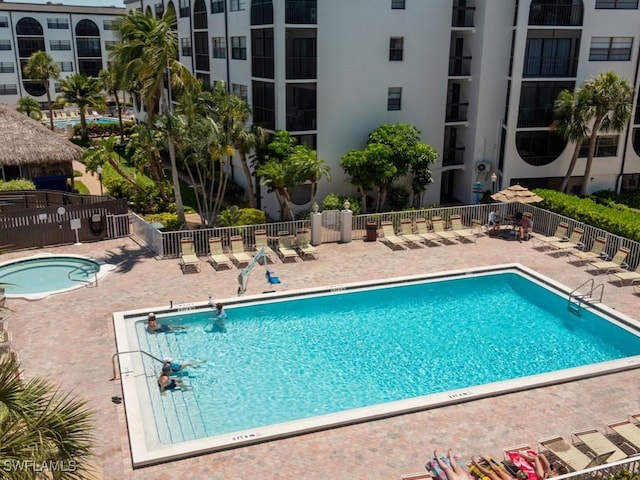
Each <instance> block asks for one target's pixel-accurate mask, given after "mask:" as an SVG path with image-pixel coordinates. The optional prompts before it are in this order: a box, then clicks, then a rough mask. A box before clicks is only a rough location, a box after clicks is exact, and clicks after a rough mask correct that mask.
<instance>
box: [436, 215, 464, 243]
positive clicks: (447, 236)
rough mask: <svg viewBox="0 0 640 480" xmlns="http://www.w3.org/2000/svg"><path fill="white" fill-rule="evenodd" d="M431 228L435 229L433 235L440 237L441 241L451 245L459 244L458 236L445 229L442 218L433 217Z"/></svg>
mask: <svg viewBox="0 0 640 480" xmlns="http://www.w3.org/2000/svg"><path fill="white" fill-rule="evenodd" d="M431 226H432V227H433V233H435V234H436V235H437V236H438V237H440V239H442V240H444V241H445V242H449V243H458V242H457V239H458V236H457V235H456V234H455V233H453V232H451V231H448V230H445V229H444V220H442V217H433V218H432V219H431Z"/></svg>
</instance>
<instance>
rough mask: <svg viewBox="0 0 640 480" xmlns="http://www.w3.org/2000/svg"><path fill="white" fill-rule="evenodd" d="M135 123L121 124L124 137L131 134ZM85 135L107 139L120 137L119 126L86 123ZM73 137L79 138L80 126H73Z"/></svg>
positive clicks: (128, 121) (115, 124) (115, 123)
mask: <svg viewBox="0 0 640 480" xmlns="http://www.w3.org/2000/svg"><path fill="white" fill-rule="evenodd" d="M134 125H135V122H134V121H132V120H127V121H123V122H122V130H123V132H124V135H125V137H128V136H129V135H131V133H132V132H133V126H134ZM87 133H88V134H89V136H90V137H109V136H111V135H120V124H119V123H118V122H114V123H87ZM73 135H74V136H80V124H79V123H78V124H76V125H74V126H73Z"/></svg>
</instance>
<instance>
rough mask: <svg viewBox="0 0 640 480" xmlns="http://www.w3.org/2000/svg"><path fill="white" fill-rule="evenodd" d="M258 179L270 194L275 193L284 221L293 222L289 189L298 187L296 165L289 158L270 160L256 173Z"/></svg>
mask: <svg viewBox="0 0 640 480" xmlns="http://www.w3.org/2000/svg"><path fill="white" fill-rule="evenodd" d="M256 175H258V177H260V184H261V185H265V186H266V187H267V188H268V190H269V191H270V192H275V194H276V197H277V198H278V202H279V203H280V210H281V213H282V218H283V219H284V220H295V217H294V215H293V210H292V209H291V192H290V190H289V188H290V187H293V186H296V185H300V184H301V183H302V182H303V181H304V180H302V181H301V176H300V171H299V170H298V164H297V163H296V162H294V161H293V160H292V159H291V157H287V158H285V159H284V160H281V161H279V160H276V159H272V160H269V161H268V162H266V163H264V164H263V165H261V166H260V167H258V170H257V171H256Z"/></svg>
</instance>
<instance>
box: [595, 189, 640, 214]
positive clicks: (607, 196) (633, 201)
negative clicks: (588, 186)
mask: <svg viewBox="0 0 640 480" xmlns="http://www.w3.org/2000/svg"><path fill="white" fill-rule="evenodd" d="M591 197H592V198H593V199H594V200H595V201H596V202H598V203H605V202H604V201H605V200H606V201H608V202H615V203H617V204H622V205H626V206H627V207H631V208H637V209H640V190H634V191H631V192H622V193H620V194H618V193H615V192H613V191H611V190H600V191H599V192H595V193H592V194H591Z"/></svg>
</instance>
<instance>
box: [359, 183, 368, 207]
mask: <svg viewBox="0 0 640 480" xmlns="http://www.w3.org/2000/svg"><path fill="white" fill-rule="evenodd" d="M358 190H359V191H360V197H361V198H362V201H361V202H360V205H361V207H362V213H367V192H365V191H364V188H362V185H358Z"/></svg>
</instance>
